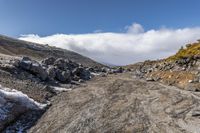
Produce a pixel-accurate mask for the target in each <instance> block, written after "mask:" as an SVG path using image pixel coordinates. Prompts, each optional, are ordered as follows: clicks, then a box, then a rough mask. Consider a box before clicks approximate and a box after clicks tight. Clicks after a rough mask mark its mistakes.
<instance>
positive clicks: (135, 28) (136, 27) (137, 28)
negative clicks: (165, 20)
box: [125, 23, 144, 34]
mask: <svg viewBox="0 0 200 133" xmlns="http://www.w3.org/2000/svg"><path fill="white" fill-rule="evenodd" d="M125 29H126V30H127V33H130V34H139V33H143V32H144V28H143V27H142V25H140V24H138V23H133V24H132V25H130V26H126V27H125Z"/></svg>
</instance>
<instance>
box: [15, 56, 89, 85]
mask: <svg viewBox="0 0 200 133" xmlns="http://www.w3.org/2000/svg"><path fill="white" fill-rule="evenodd" d="M13 66H16V67H17V68H20V69H22V70H24V71H27V72H29V73H31V74H33V75H35V76H36V77H38V78H40V79H41V80H42V81H45V80H58V81H60V82H66V83H70V81H71V79H75V78H74V76H76V78H78V79H83V80H89V79H90V78H91V74H90V71H89V70H88V68H86V67H82V65H81V64H77V63H75V62H72V61H70V60H65V59H63V58H58V59H55V58H53V57H50V58H47V59H44V60H42V61H41V63H39V62H37V61H35V60H32V59H30V58H29V57H22V58H21V59H20V60H15V61H14V62H13Z"/></svg>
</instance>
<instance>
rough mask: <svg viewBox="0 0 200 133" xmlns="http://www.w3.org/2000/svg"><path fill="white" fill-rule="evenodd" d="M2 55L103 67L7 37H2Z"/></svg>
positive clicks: (65, 51)
mask: <svg viewBox="0 0 200 133" xmlns="http://www.w3.org/2000/svg"><path fill="white" fill-rule="evenodd" d="M0 53H2V54H6V55H11V56H29V57H31V58H34V59H36V60H41V59H44V58H47V57H50V56H52V57H56V58H66V59H70V60H72V61H75V62H78V63H81V64H83V65H84V66H97V67H102V66H103V65H102V64H100V63H97V62H95V61H93V60H92V59H90V58H88V57H85V56H82V55H80V54H78V53H75V52H72V51H69V50H66V49H61V48H57V47H51V46H48V44H47V45H41V44H36V43H32V42H26V41H22V40H18V39H13V38H10V37H7V36H3V35H1V36H0Z"/></svg>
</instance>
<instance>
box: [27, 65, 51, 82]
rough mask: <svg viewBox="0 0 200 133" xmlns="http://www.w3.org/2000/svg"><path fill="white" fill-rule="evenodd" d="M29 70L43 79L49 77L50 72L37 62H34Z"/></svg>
mask: <svg viewBox="0 0 200 133" xmlns="http://www.w3.org/2000/svg"><path fill="white" fill-rule="evenodd" d="M29 71H31V72H32V73H33V74H35V75H37V76H38V77H39V78H40V79H41V80H46V79H47V77H48V74H47V72H46V71H45V69H43V67H42V66H41V65H40V64H39V63H37V62H35V63H32V65H31V67H30V70H29Z"/></svg>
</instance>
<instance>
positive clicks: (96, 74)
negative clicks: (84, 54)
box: [91, 72, 101, 76]
mask: <svg viewBox="0 0 200 133" xmlns="http://www.w3.org/2000/svg"><path fill="white" fill-rule="evenodd" d="M91 75H94V76H98V75H101V73H94V72H91Z"/></svg>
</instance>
